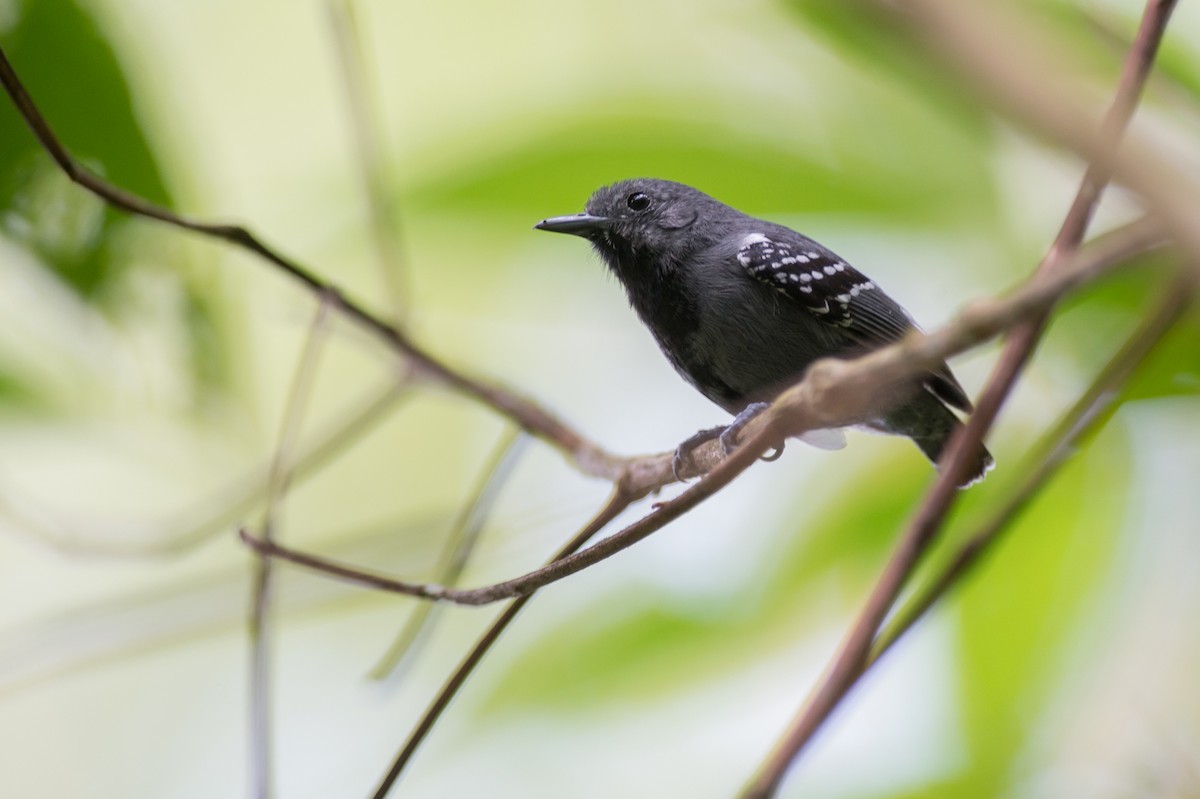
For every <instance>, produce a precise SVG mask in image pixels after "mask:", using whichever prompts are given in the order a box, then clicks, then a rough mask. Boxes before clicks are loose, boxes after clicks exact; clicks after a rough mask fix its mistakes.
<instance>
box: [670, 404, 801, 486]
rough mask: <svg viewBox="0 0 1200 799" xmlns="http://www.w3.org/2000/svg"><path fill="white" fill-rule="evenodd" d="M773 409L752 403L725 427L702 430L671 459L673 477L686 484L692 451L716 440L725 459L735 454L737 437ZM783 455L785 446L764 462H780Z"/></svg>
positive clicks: (676, 450) (685, 442) (777, 449)
mask: <svg viewBox="0 0 1200 799" xmlns="http://www.w3.org/2000/svg"><path fill="white" fill-rule="evenodd" d="M769 407H771V405H770V403H768V402H752V403H750V404H749V405H747V406H746V407H745V408H743V409H742V412H741V413H739V414H738V415H737V416H736V417H734V420H733V421H732V422H730V423H729V424H728V425H727V426H725V427H710V428H708V429H707V430H701V431H700V432H699V433H696V434H695V435H693V436H690V437H688V438H687V440H685V441H684V442H683V443H682V444H680V445H679V446H678V447H676V449H675V455H674V456H673V457H672V458H671V475H672V476H673V477H674V478H675V480H676V481H677V482H680V483H686V482H687V480H686V479H685V478H684V477H682V472H683V469H684V467H685V466H687V459H688V456H689V455H690V454H691V452H692V450H694V449H695V448H696V447H698V446H700V445H701V444H703V443H705V442H708V441H712V440H713V439H714V438H715V439H717V440H718V441H720V442H721V452H722V454H724V455H725V457H727V458H728V457H729V456H730V455H732V454H733V451H734V450H735V449H737V437H738V434H739V433H741V432H742V428H743V427H745V426H746V425H747V424H749V423H750V420H751V419H753V418H754V417H755V416H758V415H759V414H760V413H762V412H763V411H765V410H766V409H767V408H769ZM782 454H783V444H780V445H779V446H777V447H775V448H774V450H773V451H772V453H771V454H770V455H764V456H763V458H762V459H763V460H764V461H774V460H778V459H779V456H780V455H782Z"/></svg>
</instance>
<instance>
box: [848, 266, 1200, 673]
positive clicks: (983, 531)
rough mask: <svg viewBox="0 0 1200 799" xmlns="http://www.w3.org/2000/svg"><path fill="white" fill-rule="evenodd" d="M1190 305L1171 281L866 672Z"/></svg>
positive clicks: (1113, 400)
mask: <svg viewBox="0 0 1200 799" xmlns="http://www.w3.org/2000/svg"><path fill="white" fill-rule="evenodd" d="M1194 300H1195V285H1194V284H1193V282H1192V281H1191V280H1189V279H1187V278H1186V277H1181V278H1178V279H1176V280H1175V281H1174V282H1172V283H1171V284H1170V286H1168V287H1167V290H1166V292H1165V293H1164V294H1163V297H1162V299H1161V300H1160V301H1159V303H1158V305H1157V307H1156V308H1155V309H1154V310H1153V311H1152V312H1151V313H1150V314H1148V315H1147V317H1146V319H1145V321H1144V322H1143V323H1142V324H1141V326H1140V327H1139V328H1138V329H1137V331H1135V332H1134V333H1133V335H1131V336H1130V337H1129V340H1128V341H1126V342H1125V345H1124V346H1123V347H1121V349H1120V351H1119V352H1117V354H1116V355H1114V356H1113V357H1112V358H1111V359H1110V360H1109V362H1108V364H1107V365H1106V366H1105V367H1104V369H1103V370H1101V372H1100V374H1099V375H1098V376H1097V377H1096V379H1095V380H1094V381H1093V382H1092V384H1091V386H1089V387H1088V389H1087V391H1085V392H1084V393H1083V396H1081V397H1080V398H1079V399H1078V400H1077V401H1076V402H1075V404H1074V405H1072V406H1071V408H1070V409H1069V410H1068V411H1067V412H1066V413H1064V414H1063V416H1062V418H1060V419H1059V421H1058V422H1057V423H1056V424H1055V425H1054V428H1053V429H1052V430H1051V431H1050V432H1049V433H1048V434H1047V435H1046V436H1044V437H1043V439H1042V441H1041V443H1040V444H1039V445H1038V446H1037V447H1036V448H1035V450H1036V451H1037V452H1038V453H1039V454H1038V455H1037V456H1035V457H1034V458H1033V459H1032V461H1033V463H1032V464H1031V465H1030V466H1029V467H1026V468H1023V469H1021V470H1020V472H1021V473H1022V474H1024V475H1026V476H1025V479H1024V480H1023V481H1022V483H1021V485H1020V487H1019V488H1017V490H1016V491H1015V492H1013V494H1012V496H1010V497H1009V498H1008V500H1007V501H1006V502H1005V503H1004V506H1003V507H1001V508H1000V510H999V511H998V512H997V513H996V515H995V516H993V517H992V518H991V519H990V520H988V522H987V523H986V524H984V525H983V527H981V528H980V529H979V530H978V531H977V532H975V534H973V535H972V536H971V537H970V538H968V539H967V541H966V542H965V543H964V544H963V545H962V546H961V547H960V548H959V550H958V552H957V553H956V554H955V555H954V557H953V558H952V559H951V560H950V562H949V563H948V564H947V565H946V566H945V567H944V568H943V569H942V570H941V571H940V572H939V573H938V575H937V576H936V577H934V578H933V579H932V580H930V582H929V585H928V586H927V587H926V588H925V589H924V590H923V591H922V592H921V593H920V594H919V595H918V596H917V597H916V598H915V599H913V600H912V601H910V602H909V603H908V604H907V605H905V606H904V607H903V608H901V609H900V610H899V611H897V613H896V615H895V618H894V619H893V620H892V622H891V623H890V624H889V625H888V626H887V628H885V629H884V630H883V631H882V632H881V633H880V634H879V635H878V636H877V637H876V639H875V642H874V645H873V646H872V648H871V655H870V657H869V658H868V661H867V664H866V668H867V669H869V668H870V667H871V666H873V665H874V664H875V663H876V662H877V661H878V660H879V659H880V658H881V657H883V655H884V654H885V653H886V652H887V651H888V650H890V649H891V648H892V646H893V645H894V644H895V643H896V642H897V641H898V640H900V638H901V637H903V636H904V635H905V633H907V632H908V631H909V630H910V629H912V627H913V625H915V624H916V623H917V621H918V620H920V618H921V617H922V616H924V615H925V613H927V612H928V611H929V609H930V608H932V607H933V606H934V604H936V603H937V601H938V600H940V599H941V598H942V597H943V596H945V594H946V593H947V592H948V591H949V590H950V589H951V588H953V587H954V586H955V585H957V584H959V583H961V582H962V581H963V579H964V578H965V577H966V575H967V573H968V572H970V571H971V569H973V568H974V567H975V566H976V565H977V564H978V563H979V562H980V560H982V558H983V556H984V555H986V554H987V553H988V552H989V551H990V550H991V549H992V547H993V546H994V545H995V544H996V543H997V542H998V541H999V540H1000V538H1001V536H1002V534H1003V533H1004V532H1005V531H1006V530H1008V529H1009V525H1010V524H1011V523H1012V522H1013V521H1014V520H1016V519H1017V517H1018V516H1020V514H1021V513H1022V512H1023V511H1024V510H1025V508H1026V507H1028V505H1029V503H1030V502H1031V501H1032V500H1033V498H1034V497H1035V496H1037V493H1038V492H1039V491H1040V490H1041V489H1043V488H1044V487H1045V486H1046V485H1047V484H1048V483H1049V482H1050V480H1051V479H1052V478H1053V477H1054V476H1055V475H1056V474H1057V473H1058V470H1059V468H1061V467H1062V465H1063V464H1064V463H1066V461H1067V459H1068V458H1069V457H1070V456H1071V455H1072V454H1073V453H1074V452H1075V451H1076V450H1077V449H1078V447H1079V446H1080V445H1081V444H1082V443H1083V442H1084V441H1086V440H1087V439H1088V438H1090V437H1091V436H1092V434H1094V433H1095V432H1096V431H1097V430H1099V429H1100V428H1101V427H1103V426H1104V424H1105V423H1106V422H1107V421H1108V420H1109V419H1110V418H1111V417H1112V415H1113V414H1114V413H1115V412H1116V411H1117V408H1119V407H1120V403H1119V402H1118V401H1117V400H1118V399H1119V396H1120V391H1121V388H1122V387H1123V386H1124V385H1125V383H1126V382H1127V381H1128V380H1129V378H1130V377H1132V376H1133V374H1134V373H1135V371H1136V370H1137V367H1138V366H1140V365H1141V363H1142V362H1143V361H1144V360H1145V358H1146V356H1147V355H1149V354H1150V352H1151V351H1153V350H1154V348H1155V347H1157V346H1158V344H1159V342H1161V341H1162V340H1163V338H1165V337H1166V335H1167V334H1168V333H1169V332H1170V331H1171V329H1172V328H1173V327H1174V325H1175V323H1176V322H1178V321H1179V320H1180V318H1181V317H1182V316H1183V315H1184V313H1185V312H1186V311H1187V310H1188V309H1189V308H1190V307H1191V304H1192V302H1193V301H1194ZM865 671H866V669H864V672H865Z"/></svg>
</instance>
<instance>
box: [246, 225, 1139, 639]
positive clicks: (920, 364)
mask: <svg viewBox="0 0 1200 799" xmlns="http://www.w3.org/2000/svg"><path fill="white" fill-rule="evenodd" d="M1160 239H1161V234H1160V233H1159V230H1158V227H1157V225H1156V224H1155V223H1154V222H1153V221H1152V220H1149V219H1142V220H1139V221H1137V222H1133V223H1130V224H1128V225H1126V226H1125V227H1123V228H1120V229H1118V230H1117V231H1114V232H1113V233H1110V234H1108V235H1107V236H1104V237H1102V238H1100V239H1098V240H1097V241H1096V242H1095V243H1094V244H1093V245H1091V246H1089V247H1087V248H1086V249H1084V250H1082V251H1080V252H1078V253H1076V254H1075V255H1074V256H1073V257H1072V258H1071V259H1070V261H1069V263H1068V264H1066V265H1065V266H1064V268H1062V269H1061V270H1058V271H1057V272H1056V273H1055V274H1053V275H1046V276H1042V277H1037V278H1035V279H1033V280H1031V281H1030V282H1028V283H1027V284H1026V285H1024V286H1023V287H1022V288H1021V289H1019V290H1018V291H1015V292H1013V293H1012V294H1011V295H1010V296H1008V297H1006V298H1004V299H999V300H991V301H981V302H977V303H975V304H974V305H972V306H971V307H970V308H968V309H967V310H965V311H963V312H962V313H961V314H960V315H959V316H958V317H957V318H956V319H955V320H954V321H953V322H951V323H950V324H948V325H946V326H945V327H944V328H942V329H941V330H938V331H936V332H934V333H929V334H925V335H911V336H909V337H908V338H906V339H905V340H904V341H901V342H899V343H897V344H894V345H892V346H890V347H886V348H884V349H881V350H877V351H875V352H873V353H871V354H869V355H865V356H862V357H861V358H857V359H855V360H852V361H841V360H833V359H827V360H823V361H819V362H817V363H816V364H814V365H813V366H812V367H811V368H810V369H809V370H808V372H807V373H806V375H805V377H804V379H803V380H802V381H801V382H800V383H799V384H798V385H796V386H794V387H793V388H791V389H788V390H787V391H785V392H784V393H783V394H782V395H781V396H780V397H779V399H777V400H776V401H775V403H774V404H773V405H772V406H771V408H770V409H768V410H767V411H765V412H763V413H762V414H761V415H759V416H758V417H757V418H755V419H754V420H753V421H751V422H750V423H749V424H748V425H746V427H745V429H744V430H743V431H742V435H741V440H740V442H739V446H738V448H737V449H736V450H734V452H733V453H732V454H731V455H729V456H728V457H726V458H724V459H720V460H718V461H717V462H716V464H715V466H713V468H712V470H711V471H709V472H708V473H707V474H706V475H705V476H704V477H703V478H702V479H701V480H700V482H698V483H696V484H695V485H693V486H691V487H690V488H689V489H688V490H687V491H685V492H683V493H682V494H680V495H679V496H677V497H675V498H674V499H672V500H670V501H668V502H664V503H661V504H659V505H657V506H656V509H655V510H654V511H652V512H651V513H650V514H648V515H646V516H643V517H642V518H641V519H639V520H638V521H636V522H634V523H633V524H631V525H630V526H628V527H626V528H625V529H624V530H621V531H620V532H618V533H614V534H613V535H612V536H610V537H608V538H606V539H604V540H602V541H600V542H599V543H597V544H595V545H593V546H591V547H588V548H587V549H585V550H583V551H582V552H578V553H576V554H574V555H571V556H569V557H565V558H562V559H559V560H556V561H554V562H553V563H552V564H549V565H547V566H544V567H543V568H541V569H537V570H535V571H532V572H529V573H528V574H524V575H521V576H520V577H516V578H514V579H512V580H508V581H505V582H502V583H496V584H494V585H488V586H483V587H481V588H474V589H463V588H453V587H448V586H444V585H437V584H432V583H417V582H410V581H404V580H396V579H393V578H390V577H385V576H383V575H379V574H375V573H372V572H367V571H363V570H360V569H357V568H355V567H352V566H347V565H344V564H339V563H333V562H331V561H328V560H325V559H323V558H320V557H316V556H314V555H310V554H306V553H303V552H298V551H296V550H292V549H288V548H286V547H282V546H279V545H277V544H275V543H273V542H270V541H266V540H263V539H259V538H256V537H254V536H253V535H251V534H250V533H249V531H247V530H242V531H241V537H242V540H243V541H244V542H245V543H247V544H248V545H249V546H251V547H253V548H254V549H256V550H258V551H259V552H261V553H263V554H265V555H271V556H273V557H277V558H280V559H282V560H286V561H289V562H291V563H294V564H296V565H298V566H303V567H305V568H308V569H312V570H314V571H318V572H322V573H324V574H327V575H330V576H332V577H337V578H339V579H343V580H348V581H351V582H356V583H359V584H361V585H365V586H368V587H371V588H378V589H381V590H385V591H391V592H394V593H400V594H406V595H408V596H415V597H420V598H422V599H430V600H434V601H438V602H450V603H454V604H461V605H486V604H489V603H491V602H496V601H499V600H501V599H510V598H513V597H517V596H523V595H525V594H528V593H530V592H531V591H536V590H537V589H539V588H541V587H542V586H545V585H548V584H550V583H552V582H556V581H558V580H561V579H563V578H565V577H569V576H570V575H572V574H575V573H576V572H579V571H582V570H583V569H586V568H588V567H590V566H593V565H595V564H596V563H599V562H600V561H602V560H604V559H606V558H609V557H611V556H612V555H615V554H616V553H618V552H620V551H622V550H624V549H628V548H629V547H631V546H633V545H634V544H636V543H638V542H639V541H641V540H643V539H644V538H646V537H648V536H650V535H651V534H653V533H654V532H656V531H658V530H660V529H662V528H663V527H665V526H666V525H667V524H669V523H670V522H672V521H674V520H675V519H677V518H679V517H680V516H682V515H683V514H685V513H687V512H688V511H690V510H691V509H692V508H694V507H696V506H697V505H699V504H700V503H701V502H703V501H704V500H706V499H708V498H709V497H711V496H712V495H713V494H715V493H716V492H717V491H719V490H721V489H722V488H724V487H725V486H726V485H728V484H729V483H730V482H732V481H733V479H734V478H735V477H737V475H739V474H741V473H742V472H743V471H745V470H746V469H747V468H749V467H750V466H751V465H753V464H754V462H755V460H756V459H757V458H759V457H760V456H761V455H762V454H763V453H765V452H766V451H767V450H768V449H771V448H772V447H774V446H776V445H777V444H778V443H779V442H780V441H782V440H783V439H784V438H785V437H786V436H789V435H798V434H800V433H803V432H805V431H808V430H817V429H824V428H829V427H842V426H845V425H849V424H853V423H855V422H858V421H861V420H863V419H867V418H870V417H871V416H873V415H875V414H877V413H879V412H880V410H881V408H880V406H879V404H878V398H879V397H880V396H902V394H901V393H900V392H897V391H895V390H894V389H895V387H901V386H904V385H905V384H907V383H908V382H909V381H910V380H911V379H912V376H913V375H914V374H919V373H921V372H924V371H926V370H928V369H929V367H930V366H931V365H933V364H935V363H939V362H940V361H942V360H944V359H946V358H947V357H949V356H951V355H954V354H955V353H958V352H962V351H963V350H965V349H967V348H969V347H971V346H975V345H977V344H979V343H982V342H984V341H987V340H988V339H990V338H992V337H994V336H996V335H998V334H999V333H1001V332H1003V331H1004V330H1006V329H1007V328H1009V327H1011V326H1013V325H1015V324H1017V323H1018V322H1020V321H1022V320H1023V319H1026V318H1029V317H1030V316H1031V315H1033V314H1037V313H1040V312H1042V311H1044V310H1045V309H1046V308H1049V307H1050V306H1052V305H1053V304H1054V303H1055V302H1057V301H1058V300H1059V299H1060V298H1061V297H1062V296H1063V295H1064V294H1066V293H1067V292H1069V291H1071V290H1072V289H1074V288H1076V287H1078V286H1080V285H1082V284H1084V283H1086V282H1088V281H1090V280H1094V279H1096V278H1097V277H1099V276H1101V275H1103V274H1105V273H1106V272H1108V271H1110V270H1112V269H1114V268H1115V267H1117V266H1118V265H1120V264H1123V263H1125V262H1126V261H1127V259H1128V258H1130V257H1131V256H1133V255H1135V254H1137V253H1140V252H1144V251H1145V250H1146V249H1148V248H1151V247H1154V246H1156V245H1157V244H1159V243H1160ZM884 410H886V409H884ZM719 449H720V445H719V444H717V443H715V442H714V443H713V444H712V446H711V447H708V448H705V450H704V453H703V455H702V457H701V461H702V462H703V464H704V465H705V466H707V465H708V462H709V461H708V459H709V458H714V457H718V458H719V456H718V455H717V454H716V453H717V452H718V451H719ZM670 461H671V455H670V454H669V453H667V454H663V455H660V456H657V459H655V460H654V461H653V462H654V463H655V464H656V466H655V467H654V468H650V469H649V471H648V472H647V475H649V477H650V483H649V485H661V483H658V482H657V481H658V479H659V478H662V479H663V480H665V481H666V482H670V480H671V479H673V478H669V477H666V478H663V477H662V475H663V474H664V473H669V472H670V468H671V467H670ZM644 462H645V463H647V464H649V463H650V462H651V460H650V459H647V460H646V461H644ZM620 488H621V491H622V493H623V495H625V496H630V497H633V498H635V499H637V498H640V497H642V496H645V495H646V493H647V484H643V483H638V482H636V480H635V479H633V478H632V477H630V478H629V479H628V480H626V481H624V482H622V483H621V485H620ZM872 632H873V631H872ZM867 643H868V645H869V643H870V641H869V640H868V642H867Z"/></svg>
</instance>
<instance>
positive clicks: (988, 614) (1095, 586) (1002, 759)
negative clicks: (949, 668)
mask: <svg viewBox="0 0 1200 799" xmlns="http://www.w3.org/2000/svg"><path fill="white" fill-rule="evenodd" d="M1127 462H1128V457H1127V445H1126V441H1125V440H1124V438H1123V436H1122V435H1121V434H1120V432H1114V430H1113V428H1109V429H1108V431H1107V433H1106V434H1104V435H1101V436H1100V437H1099V438H1097V439H1096V440H1095V441H1094V442H1093V444H1092V445H1091V447H1090V448H1089V449H1088V450H1087V451H1086V454H1085V455H1084V456H1083V457H1078V458H1076V459H1075V460H1073V461H1072V462H1070V463H1069V464H1068V465H1067V466H1066V467H1065V468H1064V470H1063V471H1062V472H1061V473H1060V475H1059V476H1058V477H1057V478H1056V479H1054V480H1053V481H1052V483H1051V484H1050V485H1048V486H1047V487H1046V488H1045V489H1044V490H1043V492H1042V494H1041V495H1040V497H1039V498H1038V499H1037V500H1035V502H1034V504H1033V505H1032V506H1031V507H1030V508H1029V509H1028V510H1027V511H1026V512H1025V514H1024V515H1023V516H1022V517H1021V518H1020V519H1019V520H1018V521H1017V522H1016V523H1015V524H1014V526H1013V527H1012V529H1010V530H1009V531H1008V532H1007V533H1006V534H1005V537H1004V539H1003V541H1001V542H1000V544H999V546H998V547H996V548H995V550H994V551H993V552H991V553H990V555H989V556H988V558H987V560H986V561H985V562H984V563H982V564H981V565H980V566H979V567H978V568H977V569H976V570H975V571H974V573H973V574H972V575H971V576H970V578H969V580H968V582H967V584H966V585H965V586H964V588H963V589H962V590H961V591H960V593H959V594H958V597H957V599H956V601H955V602H954V612H955V614H956V616H957V619H956V623H957V627H958V639H959V657H958V672H957V680H956V685H955V688H956V689H957V692H958V699H959V707H960V709H961V714H962V728H963V731H964V735H965V739H964V744H965V746H966V747H967V750H968V752H969V764H970V765H969V768H968V769H967V770H966V771H965V772H963V774H962V775H960V778H959V779H958V780H957V782H956V789H955V790H953V791H952V790H947V791H946V792H945V793H944V795H946V796H971V795H987V794H992V793H995V792H996V791H997V789H998V788H999V787H1000V786H1003V785H1005V784H1006V783H1007V781H1008V780H1009V779H1011V778H1012V777H1013V776H1014V768H1015V764H1016V762H1017V758H1018V757H1019V756H1020V755H1021V754H1022V753H1023V752H1024V750H1025V747H1026V746H1027V745H1028V742H1029V740H1030V730H1031V729H1033V728H1034V727H1035V725H1036V723H1037V722H1038V721H1039V719H1040V718H1041V714H1042V711H1043V709H1044V708H1045V706H1046V704H1047V703H1048V701H1049V699H1050V697H1051V696H1053V692H1054V690H1055V688H1056V687H1057V686H1056V681H1057V680H1060V679H1061V678H1062V677H1063V676H1064V675H1063V673H1062V664H1063V663H1064V662H1066V661H1067V659H1068V656H1069V655H1070V653H1071V651H1072V650H1071V645H1072V643H1073V641H1072V631H1073V630H1077V629H1078V628H1079V624H1080V622H1081V620H1082V618H1083V617H1084V616H1085V615H1086V614H1087V613H1088V612H1089V611H1091V610H1092V608H1093V607H1094V606H1093V604H1092V600H1093V599H1094V598H1095V596H1096V594H1097V592H1098V591H1099V590H1100V589H1102V587H1103V584H1104V580H1105V578H1106V577H1107V575H1108V574H1109V570H1110V568H1111V565H1112V563H1113V556H1114V554H1115V553H1116V550H1117V543H1118V540H1119V535H1120V532H1121V528H1122V520H1123V518H1124V510H1125V505H1126V502H1127V495H1128V485H1129V482H1128V478H1129V475H1128V472H1127V469H1126V466H1125V464H1126V463H1127Z"/></svg>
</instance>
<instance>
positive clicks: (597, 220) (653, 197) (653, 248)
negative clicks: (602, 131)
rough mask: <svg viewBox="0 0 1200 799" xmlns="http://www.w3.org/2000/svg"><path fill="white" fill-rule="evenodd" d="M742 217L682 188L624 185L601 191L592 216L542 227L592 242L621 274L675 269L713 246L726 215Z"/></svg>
mask: <svg viewBox="0 0 1200 799" xmlns="http://www.w3.org/2000/svg"><path fill="white" fill-rule="evenodd" d="M736 213H737V212H736V211H733V209H731V208H729V207H728V206H725V205H722V204H721V203H719V202H717V201H716V200H714V199H713V198H711V197H709V196H708V195H707V194H704V193H703V192H700V191H697V190H696V189H693V188H692V187H690V186H685V185H684V184H682V183H674V182H672V181H669V180H657V179H654V178H637V179H634V180H623V181H621V182H620V183H614V184H612V185H611V186H604V187H603V188H601V189H598V190H597V191H596V192H595V193H594V194H593V195H592V196H591V198H590V199H589V200H588V202H587V206H586V210H585V211H584V212H583V213H581V214H573V215H571V216H556V217H551V218H550V219H543V220H542V221H541V222H539V223H538V224H537V225H535V226H534V227H536V228H537V229H538V230H550V231H553V232H555V233H570V234H572V235H575V236H582V237H583V238H586V239H588V240H589V241H590V242H591V243H592V245H593V246H594V247H595V248H596V249H597V250H598V251H599V252H600V254H601V255H602V256H604V258H605V260H607V261H608V262H609V264H610V265H611V266H612V267H613V268H614V269H616V270H617V271H618V272H619V273H620V272H626V273H627V270H628V269H629V268H630V267H631V266H633V265H634V264H643V265H654V266H656V267H659V268H663V267H669V266H670V264H671V263H673V262H676V261H678V260H679V259H682V258H684V257H686V256H687V255H688V254H689V253H691V252H692V251H693V250H694V249H696V248H698V247H704V246H707V245H708V244H710V243H711V242H710V241H709V238H710V236H711V235H713V234H714V233H715V232H716V229H717V228H718V227H719V226H718V225H716V224H714V223H716V222H719V221H721V220H722V218H723V215H724V214H736Z"/></svg>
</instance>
